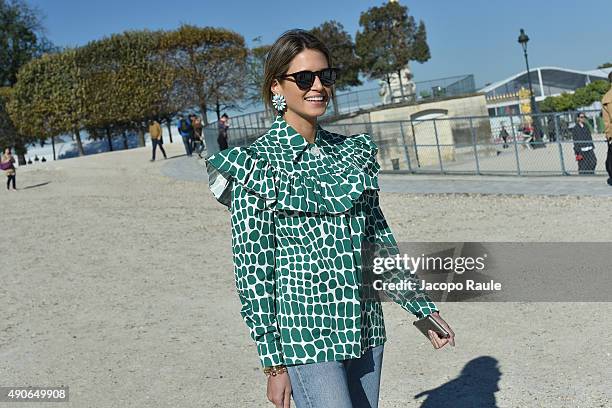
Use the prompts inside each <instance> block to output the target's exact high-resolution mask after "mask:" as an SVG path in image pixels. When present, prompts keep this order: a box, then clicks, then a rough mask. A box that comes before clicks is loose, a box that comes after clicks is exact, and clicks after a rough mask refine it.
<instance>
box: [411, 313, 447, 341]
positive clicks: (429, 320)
mask: <svg viewBox="0 0 612 408" xmlns="http://www.w3.org/2000/svg"><path fill="white" fill-rule="evenodd" d="M412 324H414V325H415V326H416V328H417V329H419V331H420V332H421V333H423V334H424V335H425V337H427V338H428V339H429V334H428V331H429V330H433V331H434V332H436V333H437V334H438V336H439V337H440V338H443V339H447V338H449V337H450V333H449V332H447V331H446V329H445V328H444V327H442V325H441V324H440V323H438V322H437V321H436V319H434V318H433V317H432V316H431V315H427V316H426V317H424V318H422V319H419V320H416V321H414V322H413V323H412Z"/></svg>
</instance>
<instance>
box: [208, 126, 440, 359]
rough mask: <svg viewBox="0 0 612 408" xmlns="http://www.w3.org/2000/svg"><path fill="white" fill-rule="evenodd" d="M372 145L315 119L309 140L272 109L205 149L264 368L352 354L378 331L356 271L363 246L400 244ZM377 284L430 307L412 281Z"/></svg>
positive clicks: (415, 309) (417, 311)
mask: <svg viewBox="0 0 612 408" xmlns="http://www.w3.org/2000/svg"><path fill="white" fill-rule="evenodd" d="M377 152H378V147H377V146H376V144H375V143H374V142H373V141H372V139H371V137H370V136H369V135H367V134H358V135H353V136H348V137H347V136H342V135H339V134H335V133H331V132H328V131H326V130H324V129H323V128H321V126H320V125H318V126H317V132H316V139H315V143H314V144H311V143H308V141H307V140H306V139H304V137H302V135H300V134H299V133H297V131H296V130H295V129H294V128H292V127H291V126H290V125H288V124H287V122H285V120H284V119H283V118H282V117H281V116H278V117H277V118H276V120H275V121H274V123H273V124H272V126H271V128H270V129H269V130H268V132H267V133H266V134H264V135H263V136H260V137H259V138H258V139H257V140H255V141H254V142H253V143H251V144H250V145H248V146H246V147H232V148H229V149H225V150H222V151H220V152H218V153H215V154H213V155H211V156H210V157H208V158H207V159H206V169H207V172H208V176H209V185H210V189H211V191H212V192H213V195H214V196H215V197H216V199H217V200H218V201H219V202H221V203H222V204H224V205H226V206H227V208H228V210H229V211H230V212H231V226H232V252H233V263H234V273H235V280H236V288H237V291H238V295H239V298H240V301H241V304H242V309H241V315H242V317H243V319H244V320H245V322H246V324H247V326H248V327H249V329H250V333H251V337H252V338H253V340H255V342H256V344H257V351H258V353H259V357H260V360H261V364H262V366H271V365H278V364H285V365H292V364H304V363H312V362H321V361H333V360H343V359H348V358H358V357H360V356H361V355H362V354H363V353H364V352H365V350H367V349H368V348H370V347H374V346H377V345H380V344H383V343H384V342H385V341H386V334H385V324H384V319H383V310H382V305H381V302H380V298H376V297H375V296H365V295H364V289H363V287H364V285H363V276H362V275H364V274H362V257H363V253H362V251H363V250H364V248H365V247H366V246H368V247H370V248H376V251H375V253H374V254H373V255H372V256H391V255H394V254H397V253H399V250H398V247H397V244H396V241H395V238H394V236H393V233H392V232H391V229H390V228H389V226H388V224H387V222H386V220H385V217H384V215H383V213H382V211H381V209H380V206H379V196H378V191H379V186H378V170H379V168H380V165H379V164H378V162H377V159H376V154H377ZM408 275H409V274H408ZM394 276H396V278H395V279H399V277H397V276H399V275H394ZM409 276H410V275H409ZM411 278H414V277H411ZM389 279H393V277H391V278H387V280H389ZM404 279H405V277H404ZM385 294H386V295H389V297H390V298H391V299H392V300H394V301H395V302H397V303H398V304H400V306H402V307H403V308H404V309H405V310H407V311H409V312H411V313H412V314H414V315H416V316H417V317H422V316H426V315H428V314H430V313H432V312H434V311H436V310H437V307H436V305H435V304H434V303H433V302H431V300H430V299H429V298H428V296H427V295H426V294H425V293H423V292H420V291H418V290H417V291H414V292H409V293H408V294H409V296H406V294H405V293H404V294H403V296H397V294H393V293H388V292H385Z"/></svg>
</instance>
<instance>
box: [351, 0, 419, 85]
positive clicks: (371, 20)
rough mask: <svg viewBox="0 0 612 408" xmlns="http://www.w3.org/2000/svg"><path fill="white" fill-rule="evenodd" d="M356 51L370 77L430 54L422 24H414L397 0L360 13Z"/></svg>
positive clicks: (391, 71) (382, 75)
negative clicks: (359, 28) (359, 29)
mask: <svg viewBox="0 0 612 408" xmlns="http://www.w3.org/2000/svg"><path fill="white" fill-rule="evenodd" d="M359 25H360V26H361V28H362V30H361V31H359V32H357V36H356V52H357V55H358V56H359V57H360V58H361V61H362V70H363V72H364V73H366V74H367V75H368V76H369V77H370V78H377V79H387V76H388V75H389V74H391V73H394V72H398V71H400V70H401V69H402V68H404V67H405V66H406V65H407V64H408V62H409V61H418V62H425V61H427V60H428V59H429V58H430V52H429V46H428V45H427V35H426V29H425V24H424V23H423V22H422V21H421V22H419V24H418V26H417V24H416V21H415V19H414V17H412V16H410V15H408V8H407V7H405V6H402V5H400V4H399V3H397V2H389V3H386V4H385V5H383V6H380V7H372V8H370V9H369V10H368V11H366V12H363V13H361V17H360V18H359Z"/></svg>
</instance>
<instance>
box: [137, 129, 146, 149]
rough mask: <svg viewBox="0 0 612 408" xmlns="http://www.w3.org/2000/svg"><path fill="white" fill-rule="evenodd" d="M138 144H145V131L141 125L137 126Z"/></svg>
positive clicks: (141, 145) (142, 145)
mask: <svg viewBox="0 0 612 408" xmlns="http://www.w3.org/2000/svg"><path fill="white" fill-rule="evenodd" d="M138 146H140V147H144V146H145V131H144V128H143V127H142V125H140V126H138Z"/></svg>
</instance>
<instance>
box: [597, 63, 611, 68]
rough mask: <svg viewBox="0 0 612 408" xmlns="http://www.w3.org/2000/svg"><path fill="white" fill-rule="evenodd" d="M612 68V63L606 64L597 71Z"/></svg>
mask: <svg viewBox="0 0 612 408" xmlns="http://www.w3.org/2000/svg"><path fill="white" fill-rule="evenodd" d="M604 68H612V62H606V63H604V64H601V65H600V66H598V67H597V69H604Z"/></svg>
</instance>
